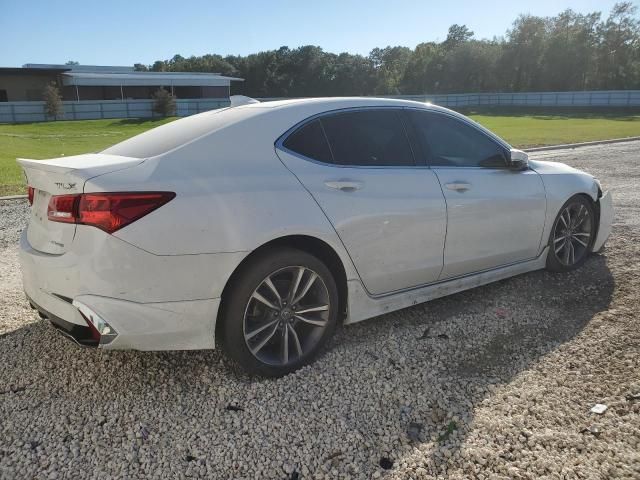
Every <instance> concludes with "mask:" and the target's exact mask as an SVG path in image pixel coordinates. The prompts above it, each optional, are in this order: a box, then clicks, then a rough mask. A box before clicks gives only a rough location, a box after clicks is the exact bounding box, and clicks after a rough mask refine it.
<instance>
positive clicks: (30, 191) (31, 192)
mask: <svg viewBox="0 0 640 480" xmlns="http://www.w3.org/2000/svg"><path fill="white" fill-rule="evenodd" d="M35 193H36V189H35V188H33V187H32V186H28V187H27V197H28V198H29V205H33V195H34V194H35Z"/></svg>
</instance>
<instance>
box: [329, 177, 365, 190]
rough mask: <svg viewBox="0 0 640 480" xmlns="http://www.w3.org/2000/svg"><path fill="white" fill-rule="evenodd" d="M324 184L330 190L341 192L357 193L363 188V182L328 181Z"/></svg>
mask: <svg viewBox="0 0 640 480" xmlns="http://www.w3.org/2000/svg"><path fill="white" fill-rule="evenodd" d="M324 184H325V185H326V186H327V187H329V188H333V189H334V190H340V191H341V192H355V191H356V190H360V189H361V188H362V186H363V183H362V182H358V181H356V180H328V181H326V182H324Z"/></svg>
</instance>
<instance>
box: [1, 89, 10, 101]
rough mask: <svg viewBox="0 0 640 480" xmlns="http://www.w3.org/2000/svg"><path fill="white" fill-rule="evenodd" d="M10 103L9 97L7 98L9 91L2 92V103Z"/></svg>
mask: <svg viewBox="0 0 640 480" xmlns="http://www.w3.org/2000/svg"><path fill="white" fill-rule="evenodd" d="M8 101H9V97H7V91H6V90H0V102H8Z"/></svg>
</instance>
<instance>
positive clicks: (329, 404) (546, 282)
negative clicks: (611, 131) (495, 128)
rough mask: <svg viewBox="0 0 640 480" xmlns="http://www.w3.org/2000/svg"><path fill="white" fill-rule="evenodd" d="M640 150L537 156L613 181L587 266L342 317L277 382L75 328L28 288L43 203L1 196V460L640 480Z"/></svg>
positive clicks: (72, 469) (131, 469) (142, 469)
mask: <svg viewBox="0 0 640 480" xmlns="http://www.w3.org/2000/svg"><path fill="white" fill-rule="evenodd" d="M639 152H640V142H633V143H631V142H630V143H620V144H614V145H604V146H592V147H583V148H580V149H576V150H564V151H548V152H540V153H537V154H535V155H534V157H535V158H545V159H552V160H558V161H561V162H565V163H568V164H570V165H574V166H577V167H579V168H582V169H584V170H586V171H588V172H590V173H593V174H595V175H597V176H598V177H599V178H600V180H601V181H602V183H603V185H604V187H605V188H610V189H612V190H613V191H614V199H615V205H616V209H617V210H616V220H615V226H614V230H613V235H612V238H611V239H610V241H609V243H608V246H607V248H606V250H605V251H604V253H603V254H600V255H594V256H592V257H591V258H590V259H589V260H588V262H587V263H586V264H585V266H584V267H583V268H581V269H580V270H578V271H577V272H574V273H571V274H564V275H557V274H550V273H547V272H544V271H539V272H533V273H530V274H526V275H521V276H519V277H516V278H512V279H509V280H505V281H501V282H498V283H496V284H492V285H488V286H485V287H481V288H476V289H474V290H471V291H467V292H463V293H460V294H457V295H453V296H451V297H448V298H444V299H440V300H436V301H432V302H430V303H427V304H423V305H418V306H416V307H412V308H408V309H405V310H402V311H400V312H395V313H392V314H389V315H384V316H381V317H378V318H376V319H373V320H370V321H368V322H363V323H361V324H356V325H353V326H348V327H345V328H343V329H341V330H340V331H339V332H338V334H337V336H336V338H335V339H334V340H333V342H332V343H331V345H330V348H329V349H328V351H327V352H326V353H325V354H324V355H323V356H322V357H321V358H320V359H319V361H318V362H317V363H315V364H313V365H311V366H309V367H306V368H304V369H302V370H300V371H299V372H297V373H295V374H293V375H289V376H287V377H286V378H282V379H279V380H262V379H256V378H250V377H247V376H244V375H241V374H238V373H235V372H233V371H232V370H231V369H230V368H229V365H227V363H226V361H225V360H224V359H223V357H222V356H221V355H220V353H219V352H215V351H214V352H180V353H140V352H102V351H94V350H84V349H81V348H79V347H77V346H75V345H73V344H72V343H70V342H69V341H67V340H65V339H64V338H62V337H61V336H60V335H59V334H57V333H56V332H55V331H53V329H52V328H51V327H50V326H49V325H48V324H47V322H45V321H41V320H39V319H38V317H37V315H36V314H34V313H33V312H32V311H31V310H30V309H28V307H27V305H26V303H25V301H24V298H23V296H22V293H21V289H20V279H19V267H18V265H17V259H16V248H17V247H16V242H17V238H18V233H19V231H20V230H21V228H22V227H23V226H24V224H25V216H26V212H27V208H26V206H25V204H24V203H23V202H15V201H13V202H0V278H1V279H2V281H1V283H0V365H1V367H0V477H1V478H11V479H13V478H52V479H53V478H70V479H71V478H73V479H77V478H85V477H87V478H88V477H92V478H112V477H126V478H140V477H145V478H146V477H152V478H185V477H187V478H190V477H208V478H225V479H226V478H275V479H287V478H288V479H301V478H332V479H333V478H372V477H373V478H379V477H384V478H393V479H400V478H403V479H404V478H420V479H422V478H435V477H436V476H438V477H440V478H442V477H445V476H449V477H450V478H461V479H462V478H470V477H471V478H492V479H493V478H505V479H506V478H565V479H574V478H575V479H578V478H581V479H584V478H594V479H605V478H607V479H608V478H636V479H638V478H640V453H639V452H640V328H639V324H638V314H639V313H640V293H639V292H640V281H639V280H640V272H639V260H640V161H639V158H638V157H639ZM598 403H602V404H606V405H607V406H608V410H607V411H606V412H605V413H604V414H601V415H598V414H595V413H590V409H591V408H592V407H593V406H594V405H595V404H598Z"/></svg>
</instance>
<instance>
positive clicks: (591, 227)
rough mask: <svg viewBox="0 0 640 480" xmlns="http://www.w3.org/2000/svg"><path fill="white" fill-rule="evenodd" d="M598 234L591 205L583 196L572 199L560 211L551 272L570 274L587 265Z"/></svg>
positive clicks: (551, 242) (549, 258) (549, 265)
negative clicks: (595, 235)
mask: <svg viewBox="0 0 640 480" xmlns="http://www.w3.org/2000/svg"><path fill="white" fill-rule="evenodd" d="M594 234H595V215H594V209H593V206H592V204H591V201H590V200H589V199H587V198H586V197H585V196H583V195H576V196H574V197H572V198H570V199H569V200H568V201H567V202H566V203H565V204H564V205H563V206H562V208H561V209H560V213H558V216H557V217H556V220H555V222H554V223H553V228H552V229H551V235H550V238H549V253H548V254H547V268H548V269H549V270H552V271H555V272H566V271H569V270H573V269H575V268H578V267H579V266H580V265H582V264H583V263H584V261H585V260H586V259H587V256H588V255H589V252H590V251H591V245H592V244H593V239H594Z"/></svg>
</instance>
